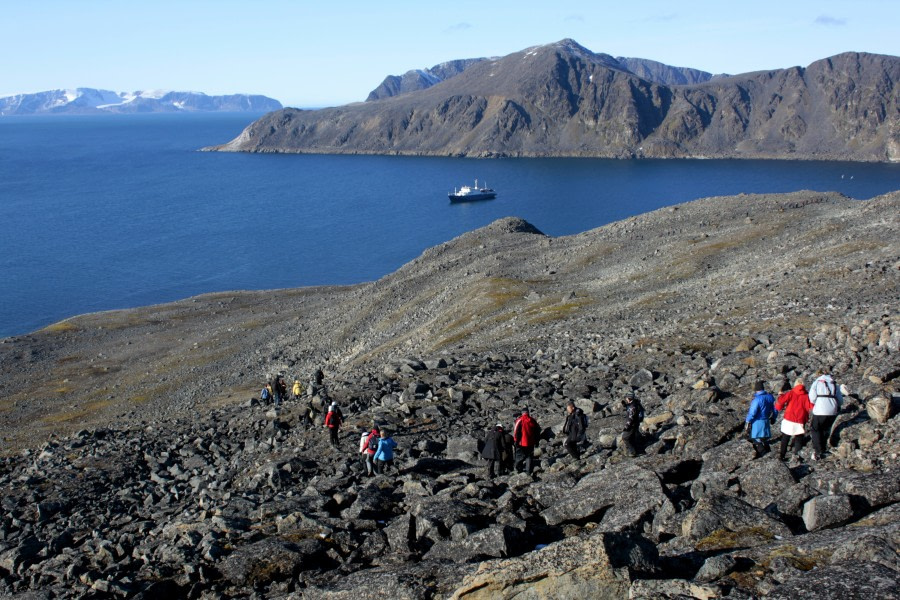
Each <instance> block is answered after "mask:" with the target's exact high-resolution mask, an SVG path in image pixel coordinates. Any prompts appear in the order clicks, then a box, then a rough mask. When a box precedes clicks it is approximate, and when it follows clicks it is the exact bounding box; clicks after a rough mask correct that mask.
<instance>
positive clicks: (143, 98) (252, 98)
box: [0, 88, 282, 116]
mask: <svg viewBox="0 0 900 600" xmlns="http://www.w3.org/2000/svg"><path fill="white" fill-rule="evenodd" d="M281 108H282V105H281V103H280V102H279V101H278V100H274V99H272V98H268V97H266V96H260V95H251V94H230V95H226V96H208V95H206V94H204V93H202V92H171V91H163V90H152V91H138V92H112V91H109V90H98V89H94V88H76V89H74V90H49V91H46V92H37V93H34V94H18V95H15V96H4V97H0V116H12V115H89V114H104V113H115V114H133V113H176V112H268V111H273V110H279V109H281Z"/></svg>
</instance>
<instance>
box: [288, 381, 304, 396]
mask: <svg viewBox="0 0 900 600" xmlns="http://www.w3.org/2000/svg"><path fill="white" fill-rule="evenodd" d="M302 393H303V387H302V386H301V385H300V380H299V379H296V378H295V379H294V386H293V387H292V388H291V399H293V400H299V399H300V395H301V394H302Z"/></svg>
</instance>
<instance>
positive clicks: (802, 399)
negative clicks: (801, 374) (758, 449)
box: [775, 378, 813, 460]
mask: <svg viewBox="0 0 900 600" xmlns="http://www.w3.org/2000/svg"><path fill="white" fill-rule="evenodd" d="M812 407H813V405H812V402H810V401H809V394H807V393H806V388H805V387H804V386H803V379H802V378H797V379H796V380H794V387H793V388H791V389H790V390H788V391H786V392H784V393H783V394H781V395H780V396H778V400H776V401H775V410H776V411H778V412H782V411H784V412H783V414H784V418H783V419H781V449H780V450H779V452H778V460H784V456H785V454H787V449H788V443H790V444H791V445H792V446H793V447H794V455H795V456H798V457H799V456H800V450H801V449H802V448H803V436H804V434H805V433H806V431H805V430H804V427H805V426H806V420H807V419H808V418H809V411H811V410H812Z"/></svg>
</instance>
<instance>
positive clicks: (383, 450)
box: [374, 429, 397, 475]
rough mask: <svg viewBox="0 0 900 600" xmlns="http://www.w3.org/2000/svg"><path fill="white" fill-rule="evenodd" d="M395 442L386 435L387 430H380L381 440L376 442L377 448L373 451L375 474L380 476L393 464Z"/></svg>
mask: <svg viewBox="0 0 900 600" xmlns="http://www.w3.org/2000/svg"><path fill="white" fill-rule="evenodd" d="M396 447H397V442H395V441H394V438H392V437H391V436H390V435H388V432H387V429H382V430H381V440H380V441H379V442H378V448H377V449H376V450H375V456H374V459H375V472H376V473H378V474H379V475H381V474H382V473H384V472H385V471H386V470H387V468H388V467H390V466H391V465H392V464H394V448H396Z"/></svg>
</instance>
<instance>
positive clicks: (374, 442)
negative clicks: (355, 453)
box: [359, 425, 381, 477]
mask: <svg viewBox="0 0 900 600" xmlns="http://www.w3.org/2000/svg"><path fill="white" fill-rule="evenodd" d="M380 441H381V429H380V428H379V427H378V425H374V426H373V427H372V431H369V432H365V431H364V432H363V434H362V437H361V438H360V440H359V453H360V454H362V456H363V460H364V462H365V464H366V475H367V476H369V477H372V476H374V475H375V452H376V451H377V450H378V442H380Z"/></svg>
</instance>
